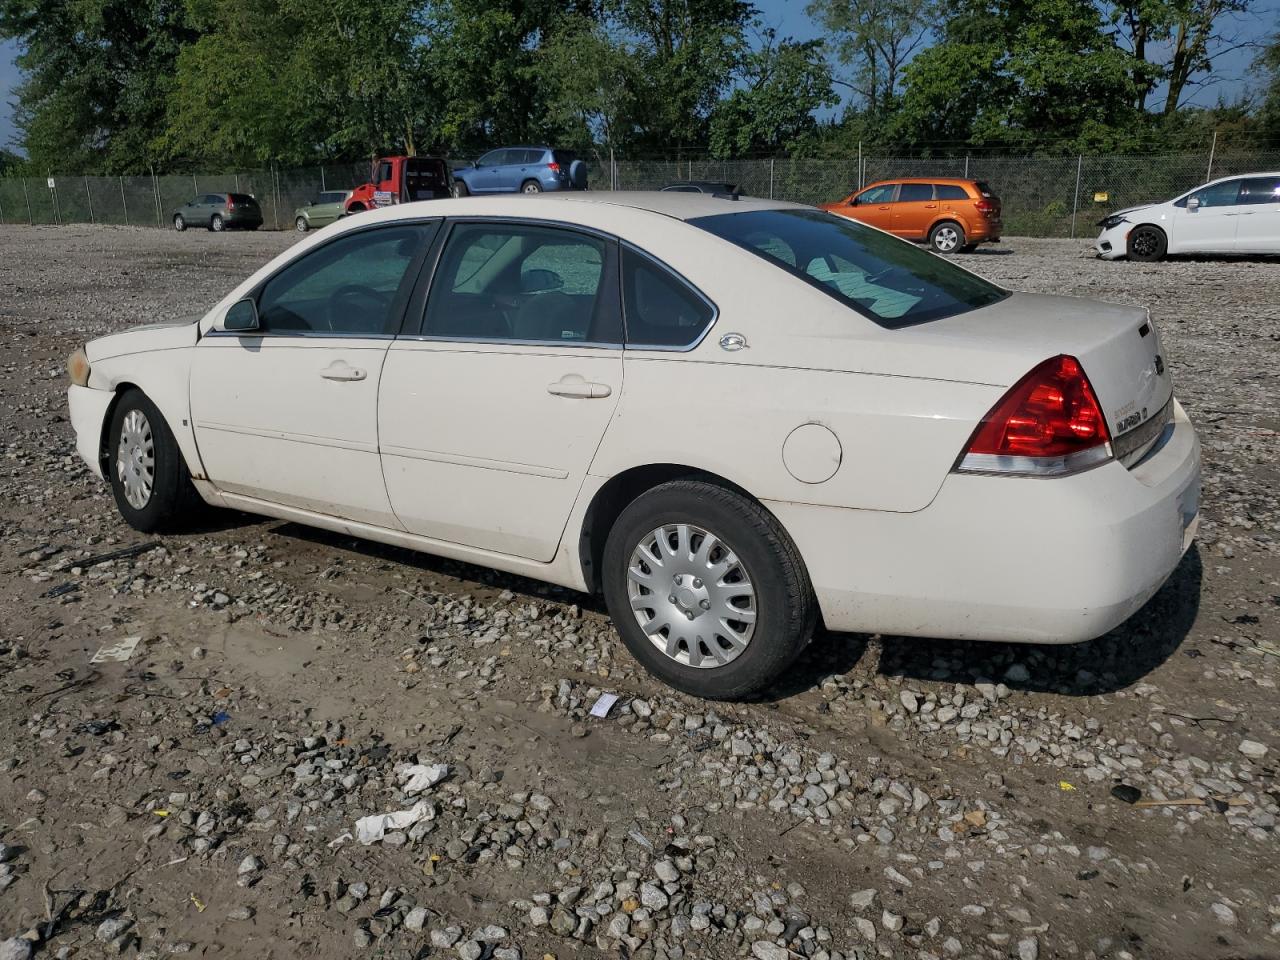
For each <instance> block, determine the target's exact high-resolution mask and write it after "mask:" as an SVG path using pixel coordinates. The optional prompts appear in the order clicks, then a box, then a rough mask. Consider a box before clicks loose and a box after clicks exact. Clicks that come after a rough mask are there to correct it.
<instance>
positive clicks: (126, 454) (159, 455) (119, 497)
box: [107, 390, 201, 533]
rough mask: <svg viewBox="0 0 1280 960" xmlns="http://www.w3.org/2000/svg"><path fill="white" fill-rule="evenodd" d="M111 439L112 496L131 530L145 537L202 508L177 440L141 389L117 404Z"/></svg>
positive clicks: (109, 457)
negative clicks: (199, 507) (143, 534)
mask: <svg viewBox="0 0 1280 960" xmlns="http://www.w3.org/2000/svg"><path fill="white" fill-rule="evenodd" d="M107 438H108V444H109V445H108V447H107V454H108V464H107V469H108V471H109V474H110V480H111V491H112V493H113V494H114V495H115V501H116V506H117V507H118V508H119V510H120V515H121V516H122V517H124V519H125V522H126V523H128V524H129V526H131V527H133V528H134V529H135V530H141V531H142V532H144V533H153V532H155V531H157V530H163V529H167V528H170V527H172V526H173V525H174V524H175V523H176V522H177V521H179V520H180V519H182V518H184V517H188V516H190V514H191V512H192V511H193V509H195V508H196V507H198V505H199V504H200V503H201V500H200V497H199V495H198V494H197V493H196V491H195V488H194V487H192V485H191V475H190V474H189V473H188V472H187V465H186V463H185V462H184V461H183V459H182V451H181V450H179V449H178V442H177V440H175V439H174V437H173V433H172V432H171V431H170V430H169V425H168V424H167V423H165V420H164V417H163V416H161V415H160V411H159V410H158V409H156V405H155V404H154V403H152V402H151V400H150V399H149V398H148V397H147V395H146V394H145V393H143V392H142V391H141V390H129V391H127V392H126V393H125V394H124V395H123V396H122V397H121V398H120V399H119V401H118V402H117V403H116V406H115V409H114V410H113V411H112V414H111V425H110V427H109V429H108V433H107Z"/></svg>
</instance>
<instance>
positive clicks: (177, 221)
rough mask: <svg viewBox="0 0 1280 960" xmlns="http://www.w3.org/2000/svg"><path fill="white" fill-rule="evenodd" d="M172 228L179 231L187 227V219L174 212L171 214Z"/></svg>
mask: <svg viewBox="0 0 1280 960" xmlns="http://www.w3.org/2000/svg"><path fill="white" fill-rule="evenodd" d="M173 229H175V230H177V231H178V232H179V233H181V232H182V231H183V230H185V229H187V221H186V218H184V217H183V216H182V214H180V213H175V214H174V215H173Z"/></svg>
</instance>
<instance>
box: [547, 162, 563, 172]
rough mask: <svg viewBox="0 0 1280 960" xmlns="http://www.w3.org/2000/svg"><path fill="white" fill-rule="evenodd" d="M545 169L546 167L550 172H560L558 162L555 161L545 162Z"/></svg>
mask: <svg viewBox="0 0 1280 960" xmlns="http://www.w3.org/2000/svg"><path fill="white" fill-rule="evenodd" d="M547 169H548V170H550V171H551V172H552V173H559V172H560V164H558V163H556V162H554V161H552V162H551V163H548V164H547Z"/></svg>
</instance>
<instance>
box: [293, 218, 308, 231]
mask: <svg viewBox="0 0 1280 960" xmlns="http://www.w3.org/2000/svg"><path fill="white" fill-rule="evenodd" d="M308 226H309V224H308V223H307V218H306V217H299V218H298V219H297V220H295V221H293V229H295V230H297V231H298V232H299V233H306V232H307V227H308Z"/></svg>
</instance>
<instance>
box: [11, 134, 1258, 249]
mask: <svg viewBox="0 0 1280 960" xmlns="http://www.w3.org/2000/svg"><path fill="white" fill-rule="evenodd" d="M588 169H589V182H590V184H591V189H593V190H610V189H612V190H652V189H657V188H659V187H662V186H664V185H665V184H668V183H671V182H674V181H677V180H711V181H717V182H726V183H731V184H736V185H737V186H738V188H739V189H740V190H741V191H742V192H743V193H745V194H749V195H751V196H757V197H772V198H777V199H782V200H794V201H797V202H800V203H810V204H816V203H823V202H827V201H831V200H838V199H840V198H841V197H844V196H847V195H848V194H850V193H851V192H853V191H854V190H856V189H858V188H859V187H861V186H864V185H866V184H868V183H872V182H874V181H876V180H884V179H891V178H896V177H967V178H972V179H975V180H982V181H985V182H986V183H988V184H989V185H990V186H991V189H992V190H993V192H994V193H995V194H996V195H998V196H999V197H1000V199H1001V201H1002V206H1003V218H1004V224H1005V232H1006V234H1008V235H1011V236H1031V237H1074V236H1077V235H1080V236H1084V235H1087V234H1089V233H1090V232H1091V231H1092V229H1093V223H1094V221H1096V220H1098V219H1099V218H1100V217H1102V216H1103V215H1105V214H1106V213H1108V212H1110V211H1112V210H1118V209H1121V208H1123V207H1129V206H1134V205H1135V204H1140V203H1149V202H1155V201H1161V200H1167V199H1169V198H1171V197H1174V196H1176V195H1177V194H1179V193H1182V192H1184V191H1186V190H1189V189H1191V188H1192V187H1195V186H1197V185H1198V184H1201V183H1203V182H1204V181H1205V180H1209V179H1212V178H1214V177H1219V176H1226V175H1229V174H1240V173H1249V172H1251V171H1273V170H1280V150H1272V151H1231V152H1221V151H1219V152H1216V153H1215V154H1212V155H1211V154H1210V153H1208V152H1206V153H1203V154H1200V153H1194V154H1191V153H1183V154H1164V155H1148V156H1071V157H996V156H983V157H950V158H919V157H897V156H885V155H880V154H876V153H873V152H868V153H866V154H864V155H863V156H862V157H861V158H858V157H854V158H851V159H849V160H802V159H790V158H776V159H751V160H729V161H718V160H626V159H618V158H608V157H606V158H604V159H595V160H591V161H589V162H588ZM368 178H369V166H368V164H367V163H361V162H356V163H348V164H331V165H325V166H316V167H301V168H292V169H280V168H274V167H273V168H269V169H266V170H252V171H245V172H241V173H226V174H166V175H155V174H148V175H144V176H130V177H80V176H70V177H63V176H57V175H54V176H50V177H25V178H6V179H0V223H6V224H11V223H19V224H22V223H25V224H37V223H40V224H68V223H108V224H121V225H130V226H155V227H167V226H168V225H169V223H170V222H171V220H172V217H173V213H174V211H175V210H176V209H177V208H178V207H179V206H181V205H182V204H184V203H186V202H188V201H190V200H191V199H192V198H193V197H197V196H199V195H201V194H204V193H227V192H235V193H249V194H253V195H254V196H255V197H256V198H257V200H258V203H259V204H260V205H261V207H262V213H263V219H264V221H265V222H264V227H265V228H266V229H273V230H287V229H290V228H291V227H292V226H293V219H294V211H295V210H296V209H297V208H298V207H300V206H302V205H303V204H305V203H306V202H307V201H308V200H311V199H313V198H314V197H315V196H316V194H318V193H319V192H320V191H322V190H345V189H349V188H351V187H354V186H357V185H358V184H360V183H363V182H365V181H366V180H368Z"/></svg>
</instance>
